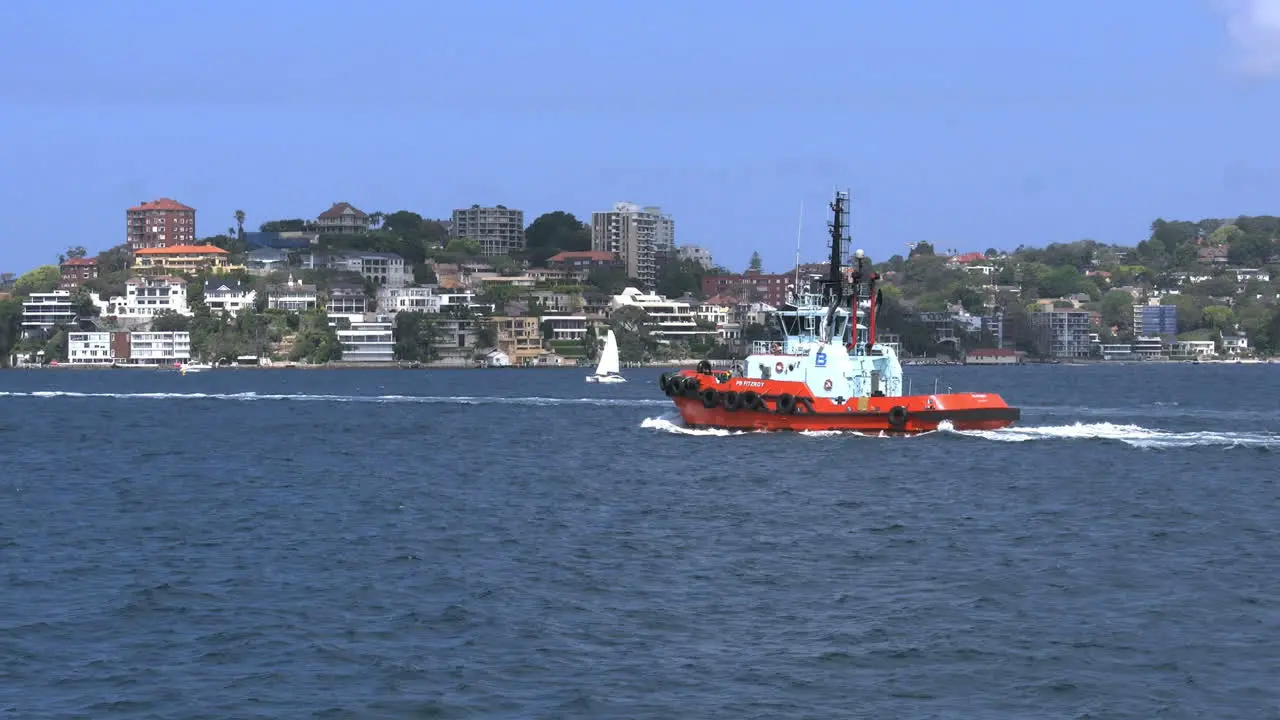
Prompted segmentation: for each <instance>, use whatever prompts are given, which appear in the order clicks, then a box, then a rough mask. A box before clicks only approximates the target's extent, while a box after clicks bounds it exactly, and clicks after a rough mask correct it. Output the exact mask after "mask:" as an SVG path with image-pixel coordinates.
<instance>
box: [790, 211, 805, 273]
mask: <svg viewBox="0 0 1280 720" xmlns="http://www.w3.org/2000/svg"><path fill="white" fill-rule="evenodd" d="M803 235H804V198H800V222H799V223H798V224H797V226H796V270H795V275H796V279H795V281H794V282H795V285H793V286H792V287H794V288H795V291H796V293H797V294H798V293H799V292H800V238H801V237H802V236H803Z"/></svg>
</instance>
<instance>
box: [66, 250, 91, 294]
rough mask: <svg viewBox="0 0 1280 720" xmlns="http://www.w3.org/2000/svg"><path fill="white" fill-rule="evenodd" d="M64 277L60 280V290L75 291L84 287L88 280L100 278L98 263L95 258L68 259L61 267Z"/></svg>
mask: <svg viewBox="0 0 1280 720" xmlns="http://www.w3.org/2000/svg"><path fill="white" fill-rule="evenodd" d="M61 269H62V277H61V279H59V280H58V289H59V290H75V289H77V288H79V287H80V286H81V285H84V283H85V281H86V280H92V279H94V278H96V277H98V261H97V260H95V259H94V258H87V257H82V258H67V259H66V260H64V261H63V263H62V265H61Z"/></svg>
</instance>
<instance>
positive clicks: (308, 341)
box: [237, 310, 342, 364]
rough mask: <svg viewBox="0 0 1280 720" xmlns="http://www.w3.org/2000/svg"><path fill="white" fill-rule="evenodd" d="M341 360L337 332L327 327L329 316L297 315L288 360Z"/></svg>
mask: <svg viewBox="0 0 1280 720" xmlns="http://www.w3.org/2000/svg"><path fill="white" fill-rule="evenodd" d="M237 319H238V318H237ZM341 358H342V344H341V343H340V342H339V341H338V333H337V330H335V329H334V328H332V327H330V326H329V316H328V315H327V314H325V312H324V311H323V310H307V311H305V312H301V313H298V334H297V336H296V337H295V339H294V343H293V351H292V352H291V353H290V354H289V359H290V360H306V361H307V362H309V363H312V364H324V363H329V362H336V361H338V360H340V359H341Z"/></svg>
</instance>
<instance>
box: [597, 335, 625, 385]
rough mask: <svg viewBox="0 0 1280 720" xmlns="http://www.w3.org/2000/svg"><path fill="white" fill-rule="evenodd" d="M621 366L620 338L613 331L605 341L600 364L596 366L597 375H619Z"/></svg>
mask: <svg viewBox="0 0 1280 720" xmlns="http://www.w3.org/2000/svg"><path fill="white" fill-rule="evenodd" d="M620 372H621V365H620V364H619V362H618V338H616V337H614V335H613V331H612V330H610V331H609V334H608V335H607V336H605V339H604V350H602V351H601V352H600V364H599V365H597V366H596V375H618V374H619V373H620Z"/></svg>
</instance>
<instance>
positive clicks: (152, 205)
mask: <svg viewBox="0 0 1280 720" xmlns="http://www.w3.org/2000/svg"><path fill="white" fill-rule="evenodd" d="M144 210H190V211H192V212H195V208H193V207H188V206H186V205H183V204H182V203H180V202H178V201H177V200H171V199H169V198H160V199H159V200H152V201H151V202H144V203H142V204H140V205H134V206H133V207H131V208H129V211H130V212H142V211H144Z"/></svg>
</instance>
